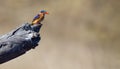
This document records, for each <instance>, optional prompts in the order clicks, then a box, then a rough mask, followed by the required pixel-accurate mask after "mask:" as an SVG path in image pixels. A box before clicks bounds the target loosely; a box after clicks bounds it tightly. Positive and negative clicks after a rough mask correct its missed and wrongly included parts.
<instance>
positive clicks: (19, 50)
mask: <svg viewBox="0 0 120 69" xmlns="http://www.w3.org/2000/svg"><path fill="white" fill-rule="evenodd" d="M41 26H42V24H36V25H31V24H29V23H26V24H24V25H22V26H21V27H19V28H17V29H15V30H13V31H12V32H10V33H8V34H5V35H3V36H1V37H0V64H2V63H4V62H7V61H9V60H11V59H14V58H16V57H18V56H20V55H22V54H25V52H27V51H28V50H30V49H34V48H35V47H36V46H38V42H39V41H40V39H41V37H40V34H39V30H40V28H41Z"/></svg>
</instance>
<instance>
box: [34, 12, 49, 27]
mask: <svg viewBox="0 0 120 69" xmlns="http://www.w3.org/2000/svg"><path fill="white" fill-rule="evenodd" d="M45 14H48V12H47V11H45V10H41V11H40V13H38V14H37V15H36V16H35V17H34V18H33V20H32V25H34V24H40V23H41V22H42V21H43V20H44V17H45Z"/></svg>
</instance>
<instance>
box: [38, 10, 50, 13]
mask: <svg viewBox="0 0 120 69" xmlns="http://www.w3.org/2000/svg"><path fill="white" fill-rule="evenodd" d="M40 13H42V14H49V13H48V12H47V11H45V10H41V11H40Z"/></svg>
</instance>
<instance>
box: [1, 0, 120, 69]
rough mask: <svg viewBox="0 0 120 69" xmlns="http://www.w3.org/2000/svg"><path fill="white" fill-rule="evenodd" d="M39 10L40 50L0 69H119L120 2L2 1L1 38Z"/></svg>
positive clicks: (68, 0)
mask: <svg viewBox="0 0 120 69" xmlns="http://www.w3.org/2000/svg"><path fill="white" fill-rule="evenodd" d="M40 9H45V10H47V11H48V12H49V13H50V14H49V15H47V16H46V18H45V20H44V21H43V22H42V23H43V27H42V29H41V31H40V33H41V37H42V40H41V41H40V43H39V46H38V47H37V48H36V49H34V50H30V51H29V52H27V53H26V54H24V55H23V56H20V57H18V58H16V59H14V60H11V61H9V62H7V63H4V64H2V65H0V69H120V0H0V34H1V35H2V34H5V33H8V32H9V31H11V30H13V29H15V28H17V27H19V26H20V25H22V24H23V23H26V22H31V21H32V19H33V17H34V16H35V15H36V14H37V13H38V12H39V10H40Z"/></svg>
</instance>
